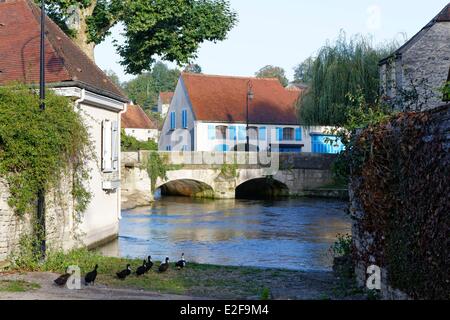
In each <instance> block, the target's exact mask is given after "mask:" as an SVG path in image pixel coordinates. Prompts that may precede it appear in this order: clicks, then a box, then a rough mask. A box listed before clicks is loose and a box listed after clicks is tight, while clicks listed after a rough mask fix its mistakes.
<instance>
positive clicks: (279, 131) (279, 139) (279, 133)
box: [277, 128, 283, 141]
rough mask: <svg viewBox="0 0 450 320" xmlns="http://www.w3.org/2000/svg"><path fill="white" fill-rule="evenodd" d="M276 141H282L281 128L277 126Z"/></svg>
mask: <svg viewBox="0 0 450 320" xmlns="http://www.w3.org/2000/svg"><path fill="white" fill-rule="evenodd" d="M277 141H283V128H277Z"/></svg>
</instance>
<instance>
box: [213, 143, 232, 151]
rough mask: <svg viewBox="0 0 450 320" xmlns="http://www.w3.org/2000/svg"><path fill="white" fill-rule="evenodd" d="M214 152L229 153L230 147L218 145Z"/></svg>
mask: <svg viewBox="0 0 450 320" xmlns="http://www.w3.org/2000/svg"><path fill="white" fill-rule="evenodd" d="M215 150H216V151H217V152H228V151H230V147H229V146H228V145H227V144H219V145H217V146H216V148H215Z"/></svg>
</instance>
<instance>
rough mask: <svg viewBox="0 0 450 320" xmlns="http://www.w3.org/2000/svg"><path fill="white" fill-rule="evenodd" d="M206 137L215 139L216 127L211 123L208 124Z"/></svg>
mask: <svg viewBox="0 0 450 320" xmlns="http://www.w3.org/2000/svg"><path fill="white" fill-rule="evenodd" d="M208 139H209V140H216V127H215V126H213V125H209V126H208Z"/></svg>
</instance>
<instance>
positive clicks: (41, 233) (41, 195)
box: [37, 0, 46, 259]
mask: <svg viewBox="0 0 450 320" xmlns="http://www.w3.org/2000/svg"><path fill="white" fill-rule="evenodd" d="M39 55H40V66H39V68H40V70H39V71H40V73H39V75H40V76H39V100H40V106H39V108H40V110H41V111H44V110H45V1H44V0H41V39H40V51H39ZM37 220H38V221H37V223H38V228H39V230H38V238H39V240H40V248H39V250H40V253H41V258H42V259H44V258H45V251H46V243H45V238H46V235H45V233H46V232H45V190H44V189H43V187H40V188H39V190H38V194H37Z"/></svg>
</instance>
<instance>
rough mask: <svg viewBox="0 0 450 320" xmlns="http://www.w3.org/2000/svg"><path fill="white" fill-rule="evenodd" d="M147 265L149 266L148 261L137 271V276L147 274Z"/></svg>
mask: <svg viewBox="0 0 450 320" xmlns="http://www.w3.org/2000/svg"><path fill="white" fill-rule="evenodd" d="M146 265H147V261H145V260H144V262H143V263H142V266H140V267H139V268H137V269H136V275H137V276H138V277H139V276H142V275H143V274H144V273H145V272H146V270H147V267H146Z"/></svg>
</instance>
